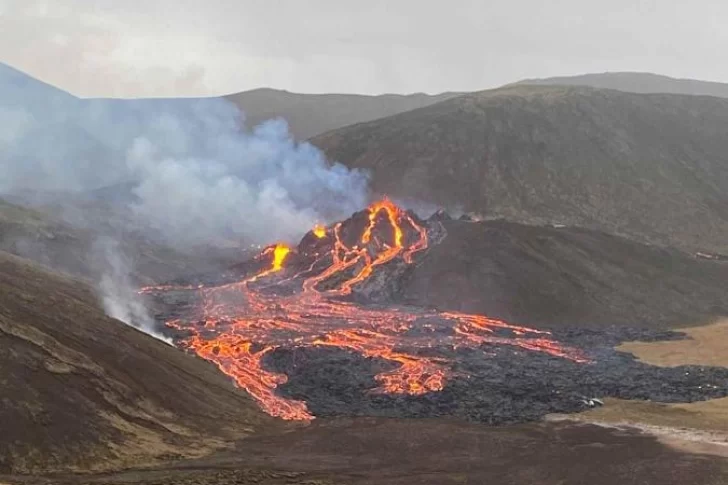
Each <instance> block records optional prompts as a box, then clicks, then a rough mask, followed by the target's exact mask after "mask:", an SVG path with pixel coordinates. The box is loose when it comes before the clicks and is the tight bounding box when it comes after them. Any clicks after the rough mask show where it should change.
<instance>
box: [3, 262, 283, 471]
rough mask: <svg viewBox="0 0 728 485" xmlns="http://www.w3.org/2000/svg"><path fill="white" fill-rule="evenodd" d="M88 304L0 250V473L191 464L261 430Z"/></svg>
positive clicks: (232, 400)
mask: <svg viewBox="0 0 728 485" xmlns="http://www.w3.org/2000/svg"><path fill="white" fill-rule="evenodd" d="M95 301H96V299H95V298H94V296H93V294H92V292H91V291H90V289H88V288H87V287H86V286H85V285H83V284H82V283H79V282H76V281H74V280H70V279H65V278H62V277H59V276H57V275H55V274H52V273H49V272H47V271H45V270H43V269H40V268H39V267H37V266H34V265H32V264H31V263H29V262H27V261H26V260H22V259H19V258H16V257H14V256H10V255H8V254H7V253H3V252H0V348H2V352H0V383H1V384H0V388H1V389H2V395H1V399H0V423H2V432H1V433H0V474H2V473H25V472H29V471H53V470H82V471H90V470H99V469H109V468H118V467H121V466H126V465H139V464H144V463H153V462H155V461H157V460H159V459H169V458H170V457H173V456H185V455H188V456H189V455H199V454H201V453H204V452H207V451H210V450H211V449H213V448H216V447H220V446H223V445H224V444H225V443H226V440H229V439H233V438H238V437H241V436H244V435H246V434H249V433H250V432H252V431H253V430H254V429H255V428H258V427H260V426H268V425H269V424H270V423H271V419H270V418H269V417H267V416H266V415H263V414H262V412H261V411H259V410H258V408H257V406H256V405H255V404H254V403H253V402H252V401H251V399H250V398H249V397H248V396H247V394H245V393H243V392H242V391H238V390H237V389H235V388H233V386H232V384H231V383H230V382H229V380H228V379H226V378H225V377H224V376H223V375H222V374H220V373H219V372H218V371H217V370H216V369H215V368H214V367H213V366H212V365H210V364H208V363H206V362H203V361H202V360H199V359H196V358H194V357H192V356H190V355H186V354H184V353H183V352H181V351H179V350H177V349H175V348H173V347H171V346H169V345H167V344H165V343H163V342H160V341H158V340H155V339H153V338H152V337H149V336H148V335H145V334H143V333H141V332H139V331H137V330H135V329H133V328H131V327H129V326H126V325H124V324H122V323H121V322H119V321H116V320H113V319H111V318H108V317H106V316H105V315H104V313H103V312H102V311H101V310H100V309H99V308H98V307H97V306H96V304H95V303H94V302H95Z"/></svg>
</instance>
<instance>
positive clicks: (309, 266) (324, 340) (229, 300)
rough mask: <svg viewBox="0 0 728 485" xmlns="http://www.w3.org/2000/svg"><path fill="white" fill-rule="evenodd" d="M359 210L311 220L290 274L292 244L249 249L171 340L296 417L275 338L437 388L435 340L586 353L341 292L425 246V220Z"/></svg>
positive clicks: (304, 416)
mask: <svg viewBox="0 0 728 485" xmlns="http://www.w3.org/2000/svg"><path fill="white" fill-rule="evenodd" d="M366 215H367V218H366V219H365V220H363V224H362V225H363V228H359V230H358V231H357V230H355V229H356V227H354V228H352V225H351V224H348V225H347V224H345V223H338V224H336V225H335V226H334V227H333V228H332V229H330V230H328V231H327V230H326V229H325V228H323V227H318V226H317V227H316V228H314V230H313V234H314V235H315V236H316V238H317V239H316V244H317V246H315V250H311V251H299V252H298V254H297V255H296V256H297V259H298V261H299V262H302V264H301V267H302V268H303V270H302V271H301V268H298V271H299V272H297V273H295V274H288V275H287V274H286V273H289V271H288V269H289V268H286V267H285V265H284V263H286V261H287V260H288V257H289V254H290V253H291V249H290V248H288V247H287V246H285V245H282V244H278V245H275V246H271V247H269V248H267V249H265V250H264V251H263V252H262V253H261V254H260V255H259V256H258V258H259V259H262V260H269V265H268V268H267V269H265V270H263V271H260V272H259V273H258V274H256V275H254V276H252V277H249V278H247V279H244V280H242V281H239V282H235V283H230V284H226V285H221V286H216V287H210V288H199V287H197V288H194V289H193V291H198V292H199V294H200V296H201V298H202V302H203V305H202V309H201V315H200V319H199V321H198V322H197V323H195V322H194V321H181V320H176V321H170V322H167V325H168V326H170V327H173V328H175V329H178V330H180V331H185V332H188V335H191V336H189V337H186V338H184V339H182V340H180V341H178V345H180V346H182V347H185V348H188V349H190V350H192V351H194V352H195V353H197V354H198V355H199V356H200V357H203V358H205V359H208V360H210V361H212V362H214V363H215V364H217V366H218V367H219V368H220V369H221V370H222V371H223V372H224V373H226V374H227V375H229V376H230V377H232V378H233V379H234V380H235V382H236V383H237V384H238V385H239V386H240V387H242V388H244V389H245V390H247V391H248V392H249V393H250V394H251V395H252V396H253V397H254V398H255V399H256V400H257V401H258V402H259V404H260V406H261V408H262V409H263V410H264V411H266V412H267V413H269V414H271V415H273V416H279V417H281V418H284V419H297V420H308V419H312V418H313V416H312V415H311V413H310V412H309V411H308V409H307V407H306V403H305V402H302V401H296V400H292V399H286V398H284V397H282V396H280V395H278V394H277V392H276V388H277V387H278V386H280V385H281V384H284V383H285V382H286V381H287V376H286V375H283V374H280V373H276V372H271V371H269V370H266V369H265V366H264V365H263V358H264V357H265V356H266V355H267V354H268V353H270V352H272V351H273V350H275V349H276V348H280V347H288V348H291V347H316V346H321V347H323V346H329V347H337V348H341V349H347V350H350V351H353V352H357V353H359V354H361V355H363V356H365V357H373V358H379V359H384V360H387V361H390V362H393V363H396V364H397V367H396V368H395V369H394V370H391V371H388V372H384V373H382V374H380V375H378V376H376V380H377V382H378V383H379V387H378V388H377V389H374V390H373V391H372V392H382V393H390V394H411V395H418V394H424V393H428V392H437V391H440V390H442V389H443V387H444V386H445V385H446V382H447V380H448V378H449V377H450V376H452V375H453V372H452V371H451V369H450V365H451V362H450V361H449V360H448V359H446V358H444V357H433V354H436V353H437V349H438V348H440V349H442V348H448V349H457V348H462V347H469V348H478V347H480V346H482V345H484V344H490V345H508V346H512V347H516V348H520V349H524V350H529V351H537V352H543V353H546V354H550V355H553V356H556V357H560V358H565V359H570V360H573V361H577V362H585V359H584V358H583V357H582V356H581V354H580V353H579V352H578V351H577V350H575V349H571V348H567V347H564V346H562V345H560V344H559V343H558V342H556V341H554V340H552V339H550V338H549V334H548V332H543V331H539V330H534V329H530V328H526V327H519V326H516V325H511V324H509V323H506V322H503V321H500V320H495V319H491V318H488V317H485V316H482V315H471V314H464V313H458V312H438V311H433V310H421V309H412V308H402V307H391V308H386V309H385V308H381V307H371V306H366V305H359V304H355V303H353V302H351V301H347V300H346V299H344V298H342V297H345V296H347V295H351V294H352V293H353V292H354V291H356V290H357V289H358V288H359V287H360V286H363V285H365V284H368V283H370V282H371V281H370V280H371V279H372V278H371V277H372V275H374V274H376V272H377V271H378V270H380V269H381V270H385V267H389V266H390V265H397V264H399V265H407V264H411V263H413V262H414V258H415V256H416V255H417V254H418V253H420V252H421V251H423V250H425V249H427V247H428V232H427V228H425V227H423V226H422V225H420V224H418V223H417V222H416V221H415V219H414V218H413V217H412V216H410V215H409V214H408V213H406V212H404V211H402V210H401V209H400V208H399V207H397V206H396V205H394V204H393V203H392V202H390V201H388V200H383V201H380V202H377V203H375V204H373V205H372V206H370V207H369V208H368V211H367V214H366ZM326 236H329V237H328V238H326V239H324V238H325V237H326ZM286 264H287V263H286ZM290 269H293V268H290ZM290 273H294V271H290ZM375 283H376V282H375ZM157 290H158V291H173V290H180V288H176V289H175V288H172V287H158V288H157ZM143 291H144V292H145V293H148V292H151V291H154V289H149V288H145V289H144V290H143ZM188 291H189V290H188Z"/></svg>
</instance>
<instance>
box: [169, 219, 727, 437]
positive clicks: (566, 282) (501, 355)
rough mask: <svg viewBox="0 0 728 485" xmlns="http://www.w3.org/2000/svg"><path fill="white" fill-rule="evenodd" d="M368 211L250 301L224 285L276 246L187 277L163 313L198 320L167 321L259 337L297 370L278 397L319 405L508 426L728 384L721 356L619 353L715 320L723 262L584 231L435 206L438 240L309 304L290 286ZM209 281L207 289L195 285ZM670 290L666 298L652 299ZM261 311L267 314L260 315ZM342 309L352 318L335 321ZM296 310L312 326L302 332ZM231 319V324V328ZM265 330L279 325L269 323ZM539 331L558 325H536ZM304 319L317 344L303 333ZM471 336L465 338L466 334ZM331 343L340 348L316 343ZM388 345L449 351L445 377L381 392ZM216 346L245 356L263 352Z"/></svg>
mask: <svg viewBox="0 0 728 485" xmlns="http://www.w3.org/2000/svg"><path fill="white" fill-rule="evenodd" d="M372 217H374V216H371V215H370V216H367V212H366V211H365V212H362V213H357V214H354V215H353V216H352V218H351V219H349V220H347V221H343V222H342V223H341V224H340V225H337V226H336V227H337V228H338V229H336V230H335V234H336V237H337V239H336V241H339V239H338V238H339V237H340V238H341V240H340V241H339V243H335V242H334V241H332V240H331V239H326V238H324V239H317V238H315V237H314V236H313V235H312V234H308V235H306V236H305V237H304V238H303V239H302V241H301V243H300V244H299V246H298V248H297V251H296V253H295V254H293V255H291V256H290V258H289V259H287V260H286V261H287V262H286V263H285V265H284V266H283V269H282V270H281V272H280V273H279V274H276V275H275V276H272V277H270V278H271V279H270V280H266V282H265V283H262V282H261V283H260V284H261V285H262V286H261V289H260V292H257V291H253V290H250V289H249V288H250V287H247V286H246V288H248V289H246V290H243V289H239V290H238V292H242V293H243V294H245V292H247V291H251V293H250V294H248V295H247V296H245V298H244V299H243V300H245V299H247V300H248V301H249V302H253V303H247V304H246V303H244V302H241V303H239V304H237V303H236V304H234V305H229V304H228V303H223V301H224V300H223V295H222V294H216V290H215V287H218V288H226V287H227V286H230V285H235V284H236V283H235V282H236V281H240V280H244V279H245V278H248V280H249V279H250V276H251V275H254V274H256V273H260V271H261V265H263V266H262V268H263V269H265V264H267V263H266V262H265V261H267V259H266V258H263V259H262V260H252V261H251V262H249V263H247V264H243V265H239V266H238V267H236V268H235V269H234V270H232V271H231V272H230V273H229V274H228V275H227V276H223V275H220V274H217V275H210V276H209V277H205V276H200V277H199V278H196V279H192V280H189V281H187V282H185V281H178V282H176V283H177V284H179V285H181V286H182V288H183V289H181V290H174V289H171V290H166V289H164V287H163V290H162V293H161V294H160V295H159V297H160V298H161V304H159V305H158V307H157V308H158V311H159V313H158V317H159V318H160V323H162V322H164V321H167V320H170V319H173V320H175V321H178V320H177V319H181V320H180V321H181V322H185V321H186V322H188V323H185V324H182V323H179V322H178V323H175V324H174V326H173V327H174V328H173V329H168V332H169V333H168V335H170V337H172V338H174V339H175V341H178V342H180V344H181V345H182V346H184V342H185V338H186V336H187V335H188V334H187V332H188V331H189V330H192V331H193V332H194V335H196V336H197V338H200V339H202V341H208V342H209V344H210V345H219V346H220V347H221V348H226V347H225V346H226V345H229V343H228V342H229V341H228V340H226V339H225V338H224V337H225V336H226V335H228V333H227V332H230V334H235V335H238V336H240V338H242V339H243V341H245V342H247V341H248V339H253V340H252V344H253V345H254V346H258V347H259V348H267V349H268V350H267V351H266V353H265V354H264V356H263V357H262V359H261V360H260V365H261V366H262V368H263V369H265V370H266V371H270V372H275V373H277V374H282V375H285V376H287V377H286V379H285V382H284V383H282V384H281V385H278V386H277V388H276V390H275V393H276V394H278V395H281V396H283V397H285V398H287V399H289V400H290V402H303V403H306V406H307V407H308V411H310V413H311V414H312V415H314V416H317V417H341V416H386V417H398V418H401V417H419V418H423V417H430V418H431V417H455V418H458V419H465V420H470V421H478V422H483V423H489V424H506V423H514V422H527V421H532V420H538V419H540V418H542V417H544V416H545V415H547V414H550V413H557V412H559V413H561V412H567V413H568V412H579V411H583V410H586V409H588V408H589V405H588V403H587V402H585V401H586V400H588V398H590V397H599V398H604V397H615V398H623V399H638V400H651V401H658V402H693V401H699V400H704V399H710V398H717V397H723V396H726V395H728V370H726V369H724V368H721V367H707V366H679V367H674V368H660V367H657V366H652V365H649V364H646V363H641V362H638V361H636V360H635V359H634V358H633V357H632V356H631V355H629V354H626V353H622V352H619V351H616V350H615V349H614V347H616V346H617V345H618V344H619V343H621V342H624V341H632V340H641V341H656V340H675V339H680V338H681V335H680V334H678V333H672V332H669V331H666V330H667V329H669V328H670V323H674V322H676V321H680V320H681V319H685V318H687V315H690V316H691V317H692V318H694V319H695V322H696V323H699V322H700V321H701V319H705V318H708V317H709V316H714V315H708V314H706V313H701V310H703V309H705V308H708V307H711V308H713V311H714V312H715V314H716V315H717V314H720V313H721V312H725V310H724V308H725V305H726V304H727V303H728V301H726V299H725V296H724V295H722V294H721V292H720V291H719V290H718V288H719V282H720V281H726V279H727V278H728V266H726V265H725V264H724V263H721V262H715V261H706V260H702V259H698V258H693V257H690V256H687V255H685V254H684V253H681V252H679V251H675V250H665V249H660V248H655V247H651V246H646V245H642V244H638V243H635V242H632V241H630V240H626V239H621V238H618V237H615V236H608V235H606V234H602V233H598V232H594V231H588V230H584V229H570V228H550V227H529V226H523V225H519V224H515V223H506V222H471V221H454V220H449V219H448V218H447V217H444V216H443V214H437V215H436V216H434V217H432V218H431V219H430V220H429V221H426V222H425V221H420V222H419V223H418V224H422V225H423V226H424V227H427V228H428V235H429V238H428V239H429V245H428V247H427V249H426V250H424V251H422V252H421V253H419V254H417V256H416V258H415V260H414V261H413V262H412V263H411V264H407V262H406V260H404V259H402V260H400V259H394V260H391V261H389V262H387V263H386V264H382V265H377V264H376V263H375V264H374V265H372V267H371V271H372V272H371V275H370V276H368V277H367V278H366V279H364V280H363V281H361V282H360V283H358V284H357V285H356V286H354V287H353V289H352V293H351V294H350V295H346V294H338V295H337V296H332V297H330V298H329V299H326V297H324V300H321V301H319V300H314V301H315V303H307V302H306V300H305V298H304V299H302V300H301V301H299V300H297V299H296V298H295V296H290V295H295V294H296V293H298V292H301V289H300V288H301V285H302V287H303V288H304V289H305V288H307V287H308V286H307V283H306V277H304V276H301V275H309V276H308V278H311V280H314V279H315V278H316V277H315V276H310V275H311V274H313V275H315V274H316V270H312V268H315V267H318V268H325V264H323V266H322V263H323V262H324V261H325V256H323V258H324V259H317V258H322V256H320V255H325V254H327V251H328V250H329V249H327V248H329V247H337V246H339V244H340V243H341V244H354V243H356V242H357V236H356V234H359V233H361V231H362V230H363V226H364V225H365V223H366V221H371V220H375V219H372ZM411 217H413V218H414V217H415V216H414V215H412V216H411ZM413 220H416V219H413ZM373 227H374V230H373V232H372V234H374V236H373V238H374V239H377V238H380V239H382V240H383V241H386V240H387V237H391V235H390V236H388V235H387V231H386V230H385V229H384V227H380V226H373ZM407 227H408V226H405V225H403V226H402V234H403V241H405V246H404V247H407V246H406V242H407V241H412V240H413V239H412V237H413V234H414V229H411V228H410V229H408V228H407ZM415 227H416V226H415ZM347 241H348V242H347ZM360 244H361V242H360ZM307 268H309V269H308V270H307ZM352 268H353V273H351V272H348V270H347V271H345V272H342V274H341V275H337V274H332V276H330V277H329V278H328V279H326V280H322V281H320V282H319V283H318V287H317V288H318V289H319V290H320V291H324V290H330V289H336V288H338V287H340V286H339V285H341V284H342V281H345V280H346V278H350V277H351V275H353V274H356V271H357V270H356V269H355V268H356V266H355V267H352ZM625 268H630V270H629V271H628V272H626V271H625ZM318 271H322V269H319V270H318ZM221 277H222V278H221ZM301 281H303V283H301ZM200 284H202V285H205V287H206V288H207V289H203V290H200V291H199V292H198V291H195V290H189V289H187V288H190V287H192V288H194V287H196V286H197V285H200ZM256 284H258V283H257V282H256ZM233 287H234V286H233ZM241 288H242V287H241ZM303 294H304V295H305V292H304V293H303ZM228 298H229V297H228ZM302 298H303V297H302ZM340 298H343V299H344V300H345V301H347V302H352V303H354V304H355V305H356V310H350V309H349V307H346V306H339V304H338V303H337V301H338V300H339V299H340ZM662 298H664V304H662V305H657V304H655V303H656V302H657V301H663V300H660V299H662ZM211 302H219V303H214V304H213V303H211ZM620 302H621V305H620ZM707 302H712V303H707ZM203 303H205V305H209V304H213V307H214V308H215V313H213V316H214V317H213V316H211V315H205V316H203V317H199V316H198V314H197V313H195V312H196V309H199V307H200V306H202V305H203ZM251 305H252V308H251ZM403 305H406V306H403ZM261 307H263V308H265V307H270V310H264V311H263V313H262V314H260V315H258V313H257V312H259V311H261V310H258V308H261ZM433 307H435V308H436V309H437V310H459V311H470V312H478V313H480V314H482V315H487V317H489V318H499V319H504V320H505V321H506V322H508V324H515V325H523V326H525V327H526V328H522V327H521V328H520V330H515V331H514V329H513V328H508V327H507V326H505V327H504V326H500V327H499V324H498V323H497V322H494V323H487V322H486V323H483V325H493V328H492V329H491V330H489V332H491V333H490V335H492V336H494V337H495V338H494V339H488V338H483V337H482V336H480V334H478V333H473V334H472V335H471V334H470V333H469V332H471V331H474V330H473V329H471V328H469V327H468V326H462V324H455V325H454V322H455V321H458V319H463V318H465V319H467V318H468V317H467V316H463V315H455V316H449V315H448V314H447V313H431V312H429V313H428V311H430V310H431V309H432V308H433ZM190 311H192V313H191V314H190V313H189V312H190ZM267 311H270V312H272V313H271V315H269V314H268V313H267ZM341 312H344V315H347V316H348V317H345V318H347V321H345V322H341V323H337V320H336V318H337V317H338V316H339V315H341ZM299 314H301V315H303V317H304V318H305V321H304V323H305V325H306V327H305V328H306V331H302V330H296V329H297V328H298V326H299V325H300V324H301V322H300V320H299V317H298V315H299ZM368 315H371V316H368ZM332 316H333V318H332ZM516 317H517V318H516ZM270 318H276V319H277V321H276V324H273V323H268V324H266V323H265V322H268V321H269V319H270ZM369 319H371V320H369ZM382 319H388V320H389V322H390V323H388V324H385V323H384V321H383V320H382ZM228 321H229V322H230V325H231V327H230V329H231V330H225V329H227V328H228V327H227V326H226V325H227V323H226V322H228ZM196 322H198V323H196ZM236 322H240V323H236ZM252 322H258V323H252ZM277 325H280V328H278V327H277ZM389 325H391V326H392V329H391V331H390V329H389ZM400 325H401V327H400ZM268 326H270V328H271V329H272V333H270V334H268V333H266V331H265V330H263V329H266V328H267V327H268ZM534 327H535V328H538V329H540V330H549V331H550V332H551V333H550V334H538V333H535V332H533V331H532V330H529V328H534ZM195 328H199V330H195ZM259 328H260V330H257V329H259ZM309 328H310V332H312V335H313V336H314V337H315V340H314V343H313V345H309V344H307V343H306V342H307V339H308V338H309V337H308V333H307V332H308V331H309V330H308V329H309ZM402 328H406V330H402ZM217 329H220V330H217ZM368 329H371V330H375V331H376V333H375V334H374V333H367V330H368ZM217 332H219V333H217ZM279 332H289V333H290V335H288V333H284V335H288V336H287V337H285V338H284V339H281V337H280V336H279ZM466 333H467V336H466V338H465V340H462V341H461V340H457V337H458V336H461V335H465V334H466ZM350 334H355V335H356V339H355V340H353V341H351V342H350V341H349V340H348V337H346V338H342V337H341V336H342V335H347V336H348V335H350ZM217 338H219V339H220V340H216V339H217ZM208 339H209V340H208ZM269 339H270V340H269ZM512 339H515V340H512ZM321 340H323V341H328V342H330V344H329V345H326V346H317V345H316V343H315V342H316V341H321ZM547 340H548V342H549V343H545V342H546V341H547ZM390 341H391V342H393V343H390ZM352 342H353V343H352ZM377 342H381V343H377ZM521 343H522V345H521ZM195 348H198V347H195ZM389 348H394V349H396V350H397V352H399V353H401V354H403V355H406V356H408V357H407V361H409V362H420V359H421V364H422V365H423V367H424V368H428V366H431V365H433V364H434V363H437V362H445V363H447V364H446V365H443V366H442V367H437V366H435V367H431V368H430V372H431V371H432V369H440V368H441V369H443V372H444V373H445V376H446V380H445V385H444V387H443V388H442V389H438V390H433V392H426V393H414V394H409V393H407V392H399V393H396V392H395V393H382V392H378V391H377V389H379V387H378V386H379V384H378V380H379V379H380V376H381V375H383V374H385V375H386V373H387V372H392V371H394V370H395V369H397V368H398V367H399V366H400V365H401V363H397V362H395V361H393V359H392V358H390V357H388V356H389V355H390V354H389V353H388V350H387V349H389ZM361 349H365V350H364V352H363V353H362V350H361ZM551 350H555V351H553V352H551ZM220 352H221V355H222V354H224V355H226V356H230V358H232V359H233V360H234V359H236V358H240V359H243V361H245V362H248V359H250V357H251V356H253V355H255V353H253V354H251V355H249V354H247V353H245V354H240V357H235V355H236V354H235V353H234V352H232V351H228V350H224V351H223V350H221V351H220ZM206 355H208V358H212V359H213V360H215V361H216V362H217V363H218V365H222V366H223V369H225V370H226V372H228V373H230V372H235V371H231V369H230V368H228V367H226V366H225V365H226V364H225V362H228V361H226V360H216V359H215V357H214V356H210V355H209V354H206ZM256 365H257V364H256ZM344 369H345V370H346V371H344ZM412 372H414V369H413V371H412ZM243 385H249V384H247V382H244V383H243ZM263 399H267V398H266V397H263ZM266 402H267V401H266ZM279 405H281V403H279V404H276V405H275V406H279ZM301 418H302V416H301V415H296V417H294V418H293V419H301Z"/></svg>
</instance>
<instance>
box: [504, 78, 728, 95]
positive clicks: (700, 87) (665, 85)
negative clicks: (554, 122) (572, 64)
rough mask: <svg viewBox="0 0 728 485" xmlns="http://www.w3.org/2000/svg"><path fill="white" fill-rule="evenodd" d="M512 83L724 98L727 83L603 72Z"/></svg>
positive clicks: (726, 92) (727, 87) (727, 93)
mask: <svg viewBox="0 0 728 485" xmlns="http://www.w3.org/2000/svg"><path fill="white" fill-rule="evenodd" d="M515 84H531V85H560V86H591V87H593V88H602V89H616V90H617V91H625V92H628V93H669V94H691V95H699V96H715V97H719V98H728V84H727V83H718V82H711V81H700V80H697V79H676V78H673V77H669V76H662V75H659V74H652V73H649V72H604V73H594V74H582V75H579V76H561V77H548V78H543V79H524V80H523V81H519V82H517V83H515Z"/></svg>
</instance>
